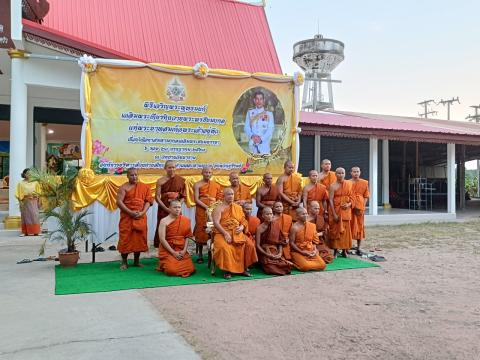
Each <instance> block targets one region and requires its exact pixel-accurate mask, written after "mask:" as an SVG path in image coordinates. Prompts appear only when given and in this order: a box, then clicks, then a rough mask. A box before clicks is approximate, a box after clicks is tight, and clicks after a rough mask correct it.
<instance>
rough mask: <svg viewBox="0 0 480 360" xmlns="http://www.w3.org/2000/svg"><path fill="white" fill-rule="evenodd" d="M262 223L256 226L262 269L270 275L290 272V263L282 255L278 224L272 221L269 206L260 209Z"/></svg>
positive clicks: (281, 241)
mask: <svg viewBox="0 0 480 360" xmlns="http://www.w3.org/2000/svg"><path fill="white" fill-rule="evenodd" d="M262 214H263V215H262V216H263V223H261V224H260V225H259V226H258V227H257V233H256V239H257V253H258V258H259V261H260V265H261V266H262V269H263V271H264V272H265V273H266V274H272V275H287V274H290V270H291V265H292V263H291V262H289V261H287V260H286V259H285V258H284V257H283V239H282V232H281V228H280V224H279V222H278V221H273V211H272V209H271V208H269V207H264V208H263V210H262Z"/></svg>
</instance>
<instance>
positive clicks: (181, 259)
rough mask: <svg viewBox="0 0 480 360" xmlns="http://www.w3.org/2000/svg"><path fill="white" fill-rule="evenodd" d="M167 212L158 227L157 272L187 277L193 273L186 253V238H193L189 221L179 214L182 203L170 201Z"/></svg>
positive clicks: (191, 264)
mask: <svg viewBox="0 0 480 360" xmlns="http://www.w3.org/2000/svg"><path fill="white" fill-rule="evenodd" d="M169 211H170V214H169V215H167V216H166V217H164V218H163V219H162V220H161V221H160V225H159V227H158V234H159V238H160V247H159V249H158V260H159V261H158V271H163V272H164V273H165V274H167V275H168V276H181V277H187V276H190V275H191V274H192V273H193V272H194V271H195V267H194V266H193V262H192V258H191V257H190V254H189V253H188V252H187V247H188V238H190V237H192V236H193V234H192V227H191V225H190V219H189V218H188V217H185V216H183V215H182V214H181V213H182V203H181V202H180V201H178V200H172V201H170V207H169Z"/></svg>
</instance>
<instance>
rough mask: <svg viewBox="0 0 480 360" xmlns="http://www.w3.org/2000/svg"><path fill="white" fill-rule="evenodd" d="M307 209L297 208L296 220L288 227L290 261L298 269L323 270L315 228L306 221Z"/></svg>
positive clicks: (323, 264)
mask: <svg viewBox="0 0 480 360" xmlns="http://www.w3.org/2000/svg"><path fill="white" fill-rule="evenodd" d="M307 217H308V214H307V210H305V209H304V208H298V209H297V222H296V223H295V224H293V225H292V228H291V229H290V247H291V251H292V262H293V264H294V265H295V267H296V268H297V269H298V270H300V271H311V270H324V269H325V266H326V265H325V262H324V261H323V259H322V258H321V257H320V255H319V254H318V250H317V247H316V246H315V244H316V243H318V236H317V228H316V226H315V224H312V223H311V222H308V221H307Z"/></svg>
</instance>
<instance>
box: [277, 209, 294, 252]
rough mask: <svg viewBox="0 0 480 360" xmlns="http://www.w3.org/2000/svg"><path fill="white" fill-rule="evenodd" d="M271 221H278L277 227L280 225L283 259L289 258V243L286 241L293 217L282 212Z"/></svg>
mask: <svg viewBox="0 0 480 360" xmlns="http://www.w3.org/2000/svg"><path fill="white" fill-rule="evenodd" d="M273 222H278V224H279V227H280V232H281V235H282V244H284V246H283V256H285V259H287V260H290V259H291V255H290V244H289V243H288V236H289V233H290V228H291V227H292V222H293V219H292V217H291V216H290V215H286V214H282V215H280V216H279V217H278V218H276V219H275V220H273Z"/></svg>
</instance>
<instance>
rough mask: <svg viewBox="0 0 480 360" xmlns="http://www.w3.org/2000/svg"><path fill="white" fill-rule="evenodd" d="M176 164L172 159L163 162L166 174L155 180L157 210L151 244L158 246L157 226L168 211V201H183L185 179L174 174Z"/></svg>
mask: <svg viewBox="0 0 480 360" xmlns="http://www.w3.org/2000/svg"><path fill="white" fill-rule="evenodd" d="M175 169H176V164H175V162H174V161H172V160H168V161H167V162H165V170H166V172H167V174H166V175H165V176H162V177H161V178H160V179H158V180H157V188H156V190H155V200H156V201H157V204H158V212H157V229H156V230H155V237H154V238H153V246H155V247H156V248H158V244H159V241H160V239H159V237H158V226H159V225H160V220H162V219H163V218H164V217H166V216H167V215H168V214H170V212H169V208H170V202H171V201H173V200H180V201H183V199H185V179H184V178H183V177H181V176H178V175H176V174H175Z"/></svg>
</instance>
